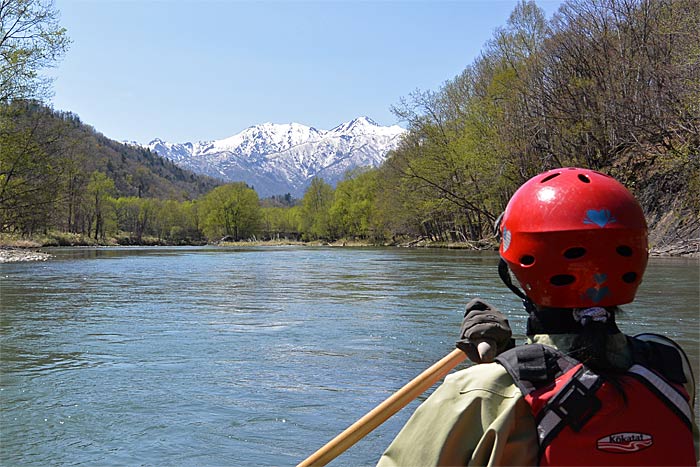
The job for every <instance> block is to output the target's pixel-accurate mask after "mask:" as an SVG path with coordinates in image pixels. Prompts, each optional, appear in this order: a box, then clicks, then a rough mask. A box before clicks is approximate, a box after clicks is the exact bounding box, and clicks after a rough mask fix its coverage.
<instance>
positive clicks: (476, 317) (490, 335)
mask: <svg viewBox="0 0 700 467" xmlns="http://www.w3.org/2000/svg"><path fill="white" fill-rule="evenodd" d="M512 335H513V333H512V331H511V330H510V325H509V324H508V319H507V318H506V317H505V315H503V313H501V312H500V311H498V310H497V309H496V308H494V307H493V306H492V305H490V304H488V303H486V302H485V301H483V300H481V299H479V298H475V299H473V300H472V301H470V302H469V303H467V309H466V311H465V312H464V320H463V321H462V330H461V331H460V339H459V340H458V341H457V344H456V345H457V348H458V349H460V350H462V351H463V352H464V353H466V354H467V357H469V360H471V361H473V362H474V363H489V362H492V361H493V359H494V358H496V355H498V354H500V353H501V352H503V351H505V350H508V349H510V348H513V347H515V341H514V340H513V338H512V337H511V336H512Z"/></svg>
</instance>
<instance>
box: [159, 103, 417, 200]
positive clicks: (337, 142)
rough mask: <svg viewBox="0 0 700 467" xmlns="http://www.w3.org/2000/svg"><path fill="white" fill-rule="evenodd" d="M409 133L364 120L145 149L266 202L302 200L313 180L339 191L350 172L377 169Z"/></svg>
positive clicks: (255, 130) (255, 129)
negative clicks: (240, 185) (242, 185)
mask: <svg viewBox="0 0 700 467" xmlns="http://www.w3.org/2000/svg"><path fill="white" fill-rule="evenodd" d="M405 132H406V130H404V129H403V128H401V127H400V126H398V125H393V126H381V125H378V124H377V123H376V122H374V121H372V120H371V119H370V118H367V117H359V118H356V119H354V120H351V121H349V122H346V123H343V124H341V125H338V126H337V127H335V128H333V129H332V130H319V129H316V128H313V127H309V126H306V125H302V124H299V123H289V124H275V123H263V124H260V125H255V126H252V127H250V128H247V129H245V130H243V131H242V132H240V133H238V134H236V135H233V136H230V137H228V138H224V139H220V140H215V141H200V142H197V143H191V142H187V143H169V142H166V141H163V140H161V139H158V138H156V139H154V140H153V141H151V142H150V143H149V144H148V145H146V147H148V148H149V149H150V150H151V151H154V152H156V153H158V154H159V155H160V156H163V157H166V158H168V159H170V160H172V161H173V162H175V163H176V164H177V165H179V166H181V167H183V168H185V169H189V170H192V171H194V172H197V173H201V174H205V175H210V176H213V177H217V178H220V179H223V180H225V181H229V182H234V181H243V182H246V183H247V184H248V185H250V186H253V187H254V188H255V190H256V191H257V192H258V194H259V195H260V196H261V197H267V196H271V195H282V194H286V193H291V194H292V195H293V196H295V197H301V196H303V194H304V191H305V190H306V188H307V187H308V186H309V184H310V183H311V180H312V179H313V178H314V177H321V178H323V179H324V180H325V181H326V182H327V183H330V184H331V185H334V186H335V184H336V183H337V182H338V181H340V180H342V178H343V176H344V175H345V173H346V172H347V171H348V170H351V169H354V168H356V167H378V166H379V165H381V164H382V163H383V162H384V160H385V159H386V157H387V154H388V152H389V151H391V150H392V149H395V148H396V147H397V146H398V144H399V142H400V140H401V137H402V136H403V134H404V133H405Z"/></svg>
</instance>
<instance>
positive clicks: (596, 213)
mask: <svg viewBox="0 0 700 467" xmlns="http://www.w3.org/2000/svg"><path fill="white" fill-rule="evenodd" d="M613 222H617V219H615V216H613V215H612V214H611V213H610V210H609V209H601V210H596V209H589V210H588V211H586V218H585V219H584V220H583V223H584V224H595V225H597V226H598V227H601V228H602V227H605V226H606V225H608V224H612V223H613Z"/></svg>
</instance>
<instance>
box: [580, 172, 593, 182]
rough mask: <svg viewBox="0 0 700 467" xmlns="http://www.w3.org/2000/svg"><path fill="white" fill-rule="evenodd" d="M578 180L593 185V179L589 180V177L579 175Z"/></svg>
mask: <svg viewBox="0 0 700 467" xmlns="http://www.w3.org/2000/svg"><path fill="white" fill-rule="evenodd" d="M578 179H579V180H581V181H582V182H583V183H591V179H590V178H588V175H584V174H578Z"/></svg>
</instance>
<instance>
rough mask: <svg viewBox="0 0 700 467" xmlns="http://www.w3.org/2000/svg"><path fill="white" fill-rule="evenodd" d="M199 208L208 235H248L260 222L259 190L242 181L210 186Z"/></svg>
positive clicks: (237, 236) (212, 236) (238, 237)
mask: <svg viewBox="0 0 700 467" xmlns="http://www.w3.org/2000/svg"><path fill="white" fill-rule="evenodd" d="M200 209H201V215H202V219H203V231H204V234H205V235H206V236H207V238H209V239H218V238H222V237H231V238H232V239H233V240H234V241H239V240H242V239H245V238H249V237H251V236H252V235H255V234H256V233H257V231H258V227H259V225H260V222H261V210H260V201H259V199H258V194H257V193H256V192H255V190H253V189H252V188H249V187H248V185H246V184H245V183H242V182H239V183H231V184H228V185H224V186H220V187H217V188H215V189H213V190H212V191H211V192H210V193H208V194H207V195H206V196H204V198H203V199H202V200H201V206H200Z"/></svg>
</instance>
